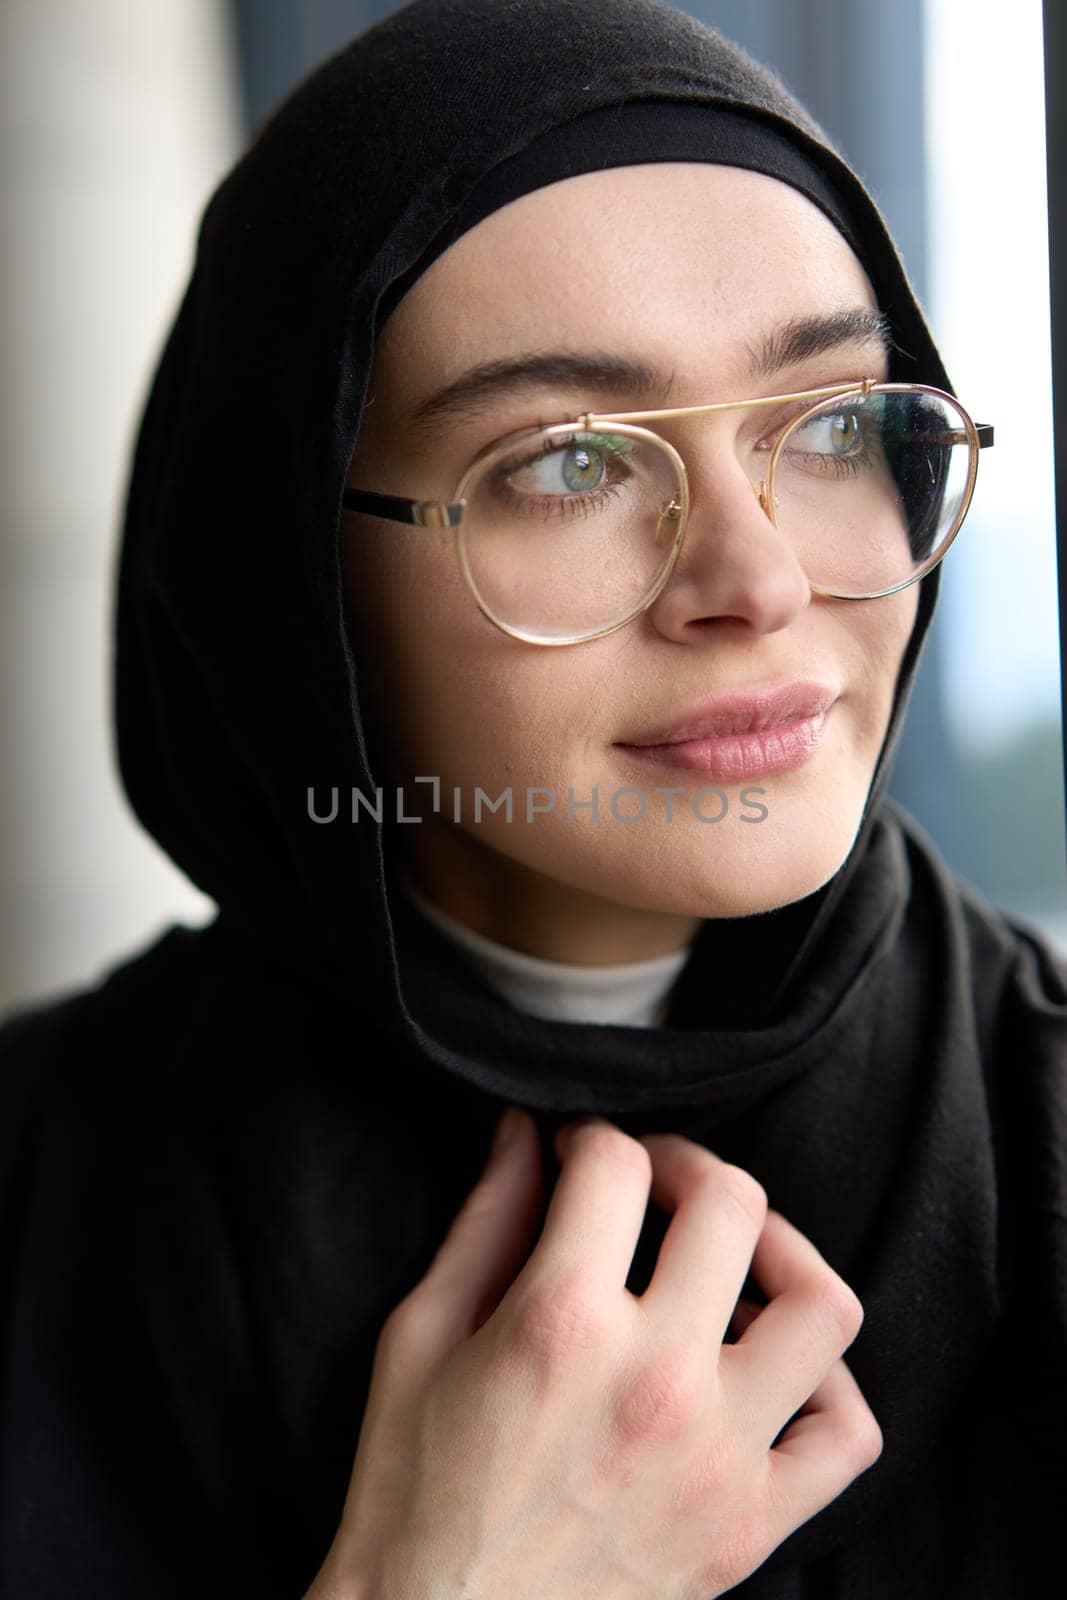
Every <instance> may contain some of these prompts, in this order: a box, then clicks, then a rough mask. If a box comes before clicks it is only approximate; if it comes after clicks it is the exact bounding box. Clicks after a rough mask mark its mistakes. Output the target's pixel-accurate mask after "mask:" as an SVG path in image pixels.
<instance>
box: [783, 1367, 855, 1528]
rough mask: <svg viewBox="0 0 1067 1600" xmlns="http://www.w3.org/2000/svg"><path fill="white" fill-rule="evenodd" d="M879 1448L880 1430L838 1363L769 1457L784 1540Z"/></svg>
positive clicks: (850, 1377) (844, 1485)
mask: <svg viewBox="0 0 1067 1600" xmlns="http://www.w3.org/2000/svg"><path fill="white" fill-rule="evenodd" d="M882 1445H883V1439H882V1431H881V1429H880V1427H879V1426H878V1422H877V1420H876V1418H875V1417H874V1415H873V1413H872V1412H871V1409H870V1407H869V1406H868V1404H867V1402H866V1400H865V1399H864V1396H863V1393H862V1391H861V1389H860V1386H859V1384H858V1383H857V1382H856V1380H855V1378H854V1377H853V1375H852V1373H851V1372H850V1371H849V1368H848V1364H847V1363H846V1362H845V1361H843V1360H841V1359H838V1360H837V1361H835V1362H834V1364H833V1366H832V1367H831V1368H830V1371H829V1372H828V1373H827V1374H826V1377H825V1378H824V1379H823V1381H822V1383H820V1384H819V1386H818V1388H817V1389H816V1390H815V1392H814V1393H813V1394H812V1396H811V1398H810V1399H809V1400H808V1402H807V1403H806V1404H805V1406H804V1407H803V1409H802V1411H801V1413H800V1415H799V1416H798V1417H797V1418H796V1420H795V1421H793V1422H791V1423H790V1424H789V1426H788V1427H787V1428H786V1429H785V1431H784V1432H783V1434H782V1437H781V1439H779V1440H778V1442H777V1443H776V1444H775V1445H773V1446H772V1448H771V1449H770V1451H769V1452H768V1456H767V1471H768V1479H767V1482H768V1486H769V1488H770V1492H771V1501H772V1503H773V1504H776V1505H778V1506H780V1507H781V1508H782V1510H783V1513H784V1516H785V1518H786V1520H787V1526H786V1527H785V1531H784V1532H783V1534H782V1537H783V1538H784V1537H786V1535H787V1534H788V1533H790V1532H792V1530H793V1528H794V1527H796V1526H797V1524H798V1523H799V1522H806V1521H807V1520H808V1519H809V1518H810V1517H813V1516H814V1515H815V1513H816V1512H817V1511H821V1510H822V1508H823V1507H824V1506H826V1505H829V1503H830V1501H831V1500H834V1499H836V1497H837V1496H838V1495H839V1494H841V1493H842V1492H843V1491H844V1490H845V1489H847V1487H848V1485H849V1484H850V1483H852V1482H853V1481H854V1480H855V1479H856V1478H858V1477H859V1476H860V1474H861V1473H862V1472H866V1471H867V1469H868V1468H869V1467H872V1466H873V1465H874V1463H875V1462H876V1461H877V1460H878V1458H879V1456H880V1455H881V1453H882Z"/></svg>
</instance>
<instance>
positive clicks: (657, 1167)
mask: <svg viewBox="0 0 1067 1600" xmlns="http://www.w3.org/2000/svg"><path fill="white" fill-rule="evenodd" d="M640 1143H641V1144H643V1145H644V1146H645V1148H646V1149H647V1150H648V1152H649V1155H650V1156H651V1158H652V1198H653V1200H654V1201H655V1202H656V1204H657V1205H658V1206H662V1207H663V1209H664V1210H665V1211H670V1212H673V1213H674V1215H673V1217H672V1218H671V1222H670V1224H669V1226H668V1228H667V1231H666V1233H665V1234H664V1236H663V1241H662V1243H661V1244H660V1247H659V1256H658V1259H657V1261H656V1267H655V1271H654V1272H653V1274H652V1278H651V1281H650V1282H649V1285H648V1287H647V1288H646V1290H645V1292H644V1294H643V1295H641V1297H640V1303H641V1305H642V1306H643V1307H644V1308H645V1309H646V1310H647V1311H648V1312H649V1314H650V1315H652V1316H659V1317H662V1318H664V1319H665V1320H667V1321H669V1322H670V1324H671V1326H672V1327H673V1326H675V1325H676V1324H677V1321H678V1315H679V1311H680V1310H681V1309H682V1308H683V1307H684V1308H685V1310H686V1314H687V1316H688V1318H689V1319H690V1320H691V1321H692V1322H693V1323H694V1324H695V1325H696V1327H697V1329H698V1331H699V1334H700V1336H701V1337H702V1338H705V1337H706V1340H707V1348H708V1360H709V1362H712V1361H714V1360H715V1358H716V1355H717V1352H718V1349H719V1346H720V1345H721V1344H722V1342H723V1338H724V1337H725V1334H726V1328H727V1325H728V1323H729V1321H730V1314H731V1311H732V1310H733V1308H734V1306H735V1305H736V1303H737V1297H738V1295H739V1294H740V1293H741V1289H742V1286H743V1285H744V1282H745V1279H746V1277H747V1276H748V1271H749V1264H750V1262H751V1260H752V1252H753V1250H754V1248H755V1245H756V1241H757V1239H758V1238H759V1234H760V1230H761V1228H762V1227H763V1222H764V1218H765V1216H766V1214H767V1195H766V1192H765V1191H764V1189H763V1187H762V1185H761V1184H759V1183H758V1182H757V1181H756V1179H755V1178H753V1177H752V1176H751V1175H750V1174H749V1173H747V1172H745V1171H744V1169H743V1168H741V1167H736V1166H733V1165H732V1164H731V1163H729V1162H727V1161H723V1160H722V1159H721V1158H720V1157H719V1156H717V1155H715V1154H714V1152H713V1151H711V1150H707V1149H705V1147H704V1146H703V1145H700V1144H695V1143H694V1142H693V1141H692V1140H691V1139H686V1138H683V1137H682V1136H681V1135H680V1134H677V1133H654V1134H644V1135H643V1136H642V1138H641V1140H640Z"/></svg>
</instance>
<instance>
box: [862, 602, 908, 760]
mask: <svg viewBox="0 0 1067 1600" xmlns="http://www.w3.org/2000/svg"><path fill="white" fill-rule="evenodd" d="M867 604H868V605H869V607H870V615H869V618H868V619H865V620H866V621H867V627H866V628H865V630H864V636H863V640H862V648H863V653H864V657H865V663H866V674H865V676H866V678H867V683H868V692H867V698H868V702H869V705H870V711H871V717H870V721H871V731H872V735H874V736H876V737H877V739H878V742H879V743H880V742H881V739H882V737H883V736H884V734H885V731H886V729H887V726H888V722H889V716H890V712H891V710H892V706H893V697H894V694H895V692H896V686H897V679H898V678H899V676H900V668H901V664H902V662H903V659H904V652H905V651H906V649H907V647H908V640H909V639H910V637H911V633H912V629H913V628H914V626H915V619H916V616H917V615H918V609H919V586H918V584H912V585H911V587H910V588H908V589H902V590H901V591H900V593H899V594H896V595H887V596H885V598H883V599H881V600H871V601H869V602H867ZM879 608H884V609H879Z"/></svg>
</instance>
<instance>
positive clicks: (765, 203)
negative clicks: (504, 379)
mask: <svg viewBox="0 0 1067 1600" xmlns="http://www.w3.org/2000/svg"><path fill="white" fill-rule="evenodd" d="M875 305H876V300H875V296H874V291H873V289H872V287H871V284H870V281H869V279H868V278H867V275H866V273H865V271H864V269H863V267H862V265H861V264H860V262H859V260H858V258H857V257H856V255H855V253H854V252H853V250H852V249H851V247H850V246H849V245H848V243H847V242H846V241H845V239H844V238H843V237H842V236H841V234H840V233H839V232H838V230H837V229H836V227H835V226H834V225H833V223H832V222H830V220H829V218H827V217H826V216H825V215H824V214H823V213H822V212H821V211H820V210H819V208H818V207H817V206H816V205H814V204H813V202H812V201H810V200H809V199H808V198H807V197H806V196H805V195H802V194H801V193H800V192H799V191H798V190H796V189H793V188H792V187H791V186H790V185H788V184H785V183H782V182H781V181H779V180H778V179H776V178H771V177H768V176H766V175H765V174H763V173H756V172H748V171H744V170H742V169H740V168H737V167H726V166H717V165H713V164H711V163H705V162H650V163H643V164H641V165H639V166H629V167H612V168H609V169H607V170H605V171H602V172H591V173H582V174H581V175H579V176H577V177H574V178H567V179H564V180H563V181H562V182H559V183H553V184H549V185H546V186H545V187H543V188H541V189H535V190H532V191H531V192H530V193H528V194H525V195H522V196H520V197H519V198H518V199H517V200H514V201H512V202H511V203H510V204H508V205H506V206H503V207H501V208H500V209H499V210H497V211H494V212H492V213H491V214H490V215H489V216H488V217H485V218H483V220H482V221H481V222H479V223H478V224H477V225H476V226H475V227H474V228H471V229H470V230H469V231H468V232H467V233H465V234H463V235H462V236H461V237H460V238H459V239H457V240H456V241H455V243H454V244H452V245H451V246H450V247H449V248H448V249H447V250H445V251H444V252H443V253H442V254H441V255H440V256H438V257H437V259H436V260H435V261H433V262H432V263H431V265H430V266H429V267H428V268H427V270H426V272H424V273H423V274H422V275H421V277H419V278H418V279H417V280H416V282H415V283H414V284H413V285H412V287H411V289H410V290H409V291H408V292H407V294H406V295H405V296H404V298H403V299H402V300H401V301H400V303H399V304H398V306H397V307H396V308H395V309H394V311H393V313H392V315H391V316H390V318H389V319H388V321H387V322H386V324H385V327H384V328H383V329H382V331H381V334H380V336H379V342H378V347H377V350H376V357H375V366H376V369H377V370H376V377H377V381H378V386H379V387H381V386H382V385H383V384H386V385H388V386H389V388H390V389H391V390H392V391H393V397H394V399H395V400H396V401H397V403H400V404H402V403H403V401H404V398H405V392H410V393H414V392H415V391H416V390H418V389H424V388H425V387H426V381H427V379H428V378H430V379H432V380H433V381H434V382H447V381H448V380H449V379H450V378H451V377H452V376H454V375H455V374H456V373H459V372H460V371H462V370H463V369H465V368H467V367H469V366H471V365H473V364H474V363H476V362H478V361H483V360H485V359H486V358H487V357H501V356H506V355H507V354H509V353H510V352H513V351H518V350H525V349H529V348H531V347H534V346H537V345H543V344H545V343H546V342H549V341H551V342H552V343H560V342H563V343H572V344H576V345H579V346H588V345H589V344H591V343H595V344H597V345H603V344H605V343H609V344H610V343H613V342H614V343H618V342H620V341H622V342H623V343H624V344H626V345H628V346H629V347H631V348H632V347H634V344H635V340H637V339H639V342H640V353H641V354H642V355H643V356H644V357H646V358H648V359H651V360H657V359H660V358H662V360H663V361H664V362H666V363H668V364H677V363H678V362H679V360H684V362H685V366H686V370H687V372H688V373H690V374H691V375H692V378H693V381H694V382H700V381H701V380H706V379H708V378H710V377H712V376H715V377H716V378H718V377H721V376H723V375H724V374H728V373H729V371H730V369H731V367H733V368H735V369H736V370H738V371H740V369H741V368H742V367H743V366H744V365H745V363H746V360H747V356H748V351H749V349H750V347H751V344H752V342H753V341H754V340H757V339H758V338H759V337H760V335H761V334H762V333H764V332H765V331H766V329H767V328H768V327H769V326H771V325H774V324H777V323H781V322H785V321H788V320H790V319H794V318H801V317H807V316H816V315H820V314H829V313H832V312H835V311H839V310H841V309H843V308H846V307H856V306H869V307H871V308H874V307H875Z"/></svg>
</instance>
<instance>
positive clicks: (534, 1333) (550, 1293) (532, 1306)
mask: <svg viewBox="0 0 1067 1600" xmlns="http://www.w3.org/2000/svg"><path fill="white" fill-rule="evenodd" d="M516 1336H517V1340H518V1343H519V1346H520V1348H521V1350H522V1352H523V1353H524V1355H525V1356H526V1358H527V1359H528V1360H532V1361H533V1362H534V1363H535V1364H536V1365H537V1366H539V1367H542V1368H546V1369H548V1370H553V1369H555V1368H556V1367H559V1366H566V1365H567V1364H569V1363H571V1362H573V1361H574V1360H576V1359H577V1358H580V1357H581V1356H583V1355H589V1354H591V1353H599V1352H600V1351H602V1350H603V1348H604V1346H605V1343H606V1340H607V1337H608V1326H607V1317H606V1316H605V1313H604V1312H603V1311H602V1310H600V1309H599V1308H598V1307H597V1306H596V1304H595V1302H594V1299H593V1294H592V1291H591V1289H589V1288H587V1287H586V1285H585V1283H584V1281H583V1280H582V1278H581V1277H580V1276H579V1275H578V1274H576V1273H575V1274H572V1275H571V1276H569V1277H567V1278H564V1279H557V1280H556V1281H554V1282H551V1283H542V1284H538V1285H536V1286H535V1287H533V1288H532V1289H531V1290H530V1291H529V1293H528V1294H527V1295H526V1296H525V1298H524V1299H523V1300H522V1301H521V1303H520V1304H519V1306H518V1307H517V1309H516Z"/></svg>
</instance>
